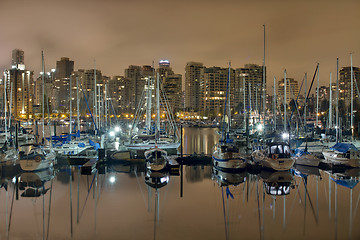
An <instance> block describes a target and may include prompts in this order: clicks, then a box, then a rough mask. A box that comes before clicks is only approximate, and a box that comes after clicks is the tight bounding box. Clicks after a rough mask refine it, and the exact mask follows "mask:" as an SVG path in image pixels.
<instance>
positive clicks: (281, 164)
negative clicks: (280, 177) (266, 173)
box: [251, 150, 295, 171]
mask: <svg viewBox="0 0 360 240" xmlns="http://www.w3.org/2000/svg"><path fill="white" fill-rule="evenodd" d="M251 156H252V159H253V161H254V163H255V164H259V165H260V166H261V167H264V168H269V169H273V170H275V171H287V170H290V169H291V168H292V166H293V165H294V163H295V160H294V159H292V158H277V157H267V156H266V153H265V152H264V150H256V151H254V152H253V153H252V155H251Z"/></svg>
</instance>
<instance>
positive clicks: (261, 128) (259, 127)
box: [256, 124, 264, 132]
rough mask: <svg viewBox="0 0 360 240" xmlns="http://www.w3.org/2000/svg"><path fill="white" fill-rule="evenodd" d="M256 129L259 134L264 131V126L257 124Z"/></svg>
mask: <svg viewBox="0 0 360 240" xmlns="http://www.w3.org/2000/svg"><path fill="white" fill-rule="evenodd" d="M256 129H257V130H258V131H260V132H261V131H262V130H263V129H264V126H263V125H262V124H258V125H257V127H256Z"/></svg>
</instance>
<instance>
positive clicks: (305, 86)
mask: <svg viewBox="0 0 360 240" xmlns="http://www.w3.org/2000/svg"><path fill="white" fill-rule="evenodd" d="M304 90H305V92H304V94H305V104H304V126H305V127H304V129H305V136H307V133H306V127H307V124H306V123H307V121H306V111H307V97H306V96H307V73H305V85H304Z"/></svg>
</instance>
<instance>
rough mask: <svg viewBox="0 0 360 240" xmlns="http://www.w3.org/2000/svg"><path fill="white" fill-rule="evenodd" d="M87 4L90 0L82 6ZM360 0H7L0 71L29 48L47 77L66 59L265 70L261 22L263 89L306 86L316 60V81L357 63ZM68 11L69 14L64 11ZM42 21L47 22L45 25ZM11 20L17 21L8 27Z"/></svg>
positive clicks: (111, 66) (78, 63)
mask: <svg viewBox="0 0 360 240" xmlns="http://www.w3.org/2000/svg"><path fill="white" fill-rule="evenodd" d="M70 3H71V4H70ZM85 3H86V4H85ZM359 8H360V2H358V1H355V0H354V1H352V0H347V1H341V2H339V1H316V2H314V1H302V2H296V3H295V2H286V3H283V2H281V1H257V2H256V3H252V2H249V1H225V2H221V3H219V2H215V1H196V2H190V1H182V2H181V3H180V2H179V3H171V2H168V1H153V2H151V3H150V2H147V1H137V2H131V3H130V2H125V1H111V0H108V1H103V2H101V3H100V2H97V1H86V2H85V1H76V2H70V1H62V2H61V3H60V2H48V1H41V0H35V1H31V2H27V1H22V2H20V4H18V3H14V2H12V1H7V0H5V1H3V3H2V8H1V10H0V13H1V14H0V20H1V21H2V22H9V24H6V25H4V26H3V29H2V33H3V37H2V38H1V40H0V49H1V53H2V54H1V56H0V70H1V71H3V70H5V69H8V68H9V67H10V65H11V51H12V50H13V49H15V48H20V49H22V50H24V51H25V53H26V56H25V65H26V67H27V68H28V69H31V70H34V75H35V76H37V73H38V72H40V69H41V50H42V49H43V50H44V52H45V61H46V66H47V71H50V68H54V67H55V64H56V61H57V60H59V59H60V58H61V57H69V58H70V59H72V60H74V62H75V69H79V68H82V69H91V68H93V67H94V60H96V68H98V69H100V70H101V71H102V72H103V74H104V75H106V76H115V75H123V73H124V70H125V69H126V68H127V67H128V66H129V65H131V64H133V65H139V66H141V65H151V64H152V61H155V64H157V62H158V61H159V60H160V59H168V60H169V61H170V62H171V66H172V68H173V69H174V71H175V72H177V73H180V74H182V75H183V76H185V74H184V73H185V66H186V63H187V62H190V61H196V62H202V63H203V64H204V65H205V66H206V67H212V66H219V67H226V66H227V64H228V61H229V60H231V62H232V66H233V67H234V68H237V67H243V66H244V65H245V64H247V63H255V64H258V65H262V62H263V24H265V25H266V62H265V64H266V67H267V77H268V79H267V82H268V83H267V91H268V93H271V92H269V91H270V90H271V86H272V79H273V77H274V76H275V77H276V78H277V80H279V79H281V78H283V71H284V69H286V70H287V75H288V77H291V78H294V79H296V80H298V81H301V79H302V77H303V75H304V73H305V72H307V73H308V76H311V77H312V75H313V73H314V71H315V68H316V63H317V62H319V63H320V84H321V85H328V81H329V73H330V71H331V72H333V80H335V79H336V75H335V74H334V73H335V72H336V58H337V57H339V68H340V67H344V66H350V52H353V65H354V66H359V65H360V45H359V44H358V42H359V41H360V33H359V31H356V27H357V24H358V23H359V22H360V14H358V13H357V9H359ZM64 12H66V14H64ZM44 18H45V19H46V21H44V20H43V19H44ZM9 19H11V22H10V21H9Z"/></svg>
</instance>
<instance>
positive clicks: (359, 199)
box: [353, 193, 360, 219]
mask: <svg viewBox="0 0 360 240" xmlns="http://www.w3.org/2000/svg"><path fill="white" fill-rule="evenodd" d="M359 201H360V193H359V196H358V199H357V201H356V207H355V211H354V212H355V214H354V216H353V219H355V217H356V213H357V209H358V206H359Z"/></svg>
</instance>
